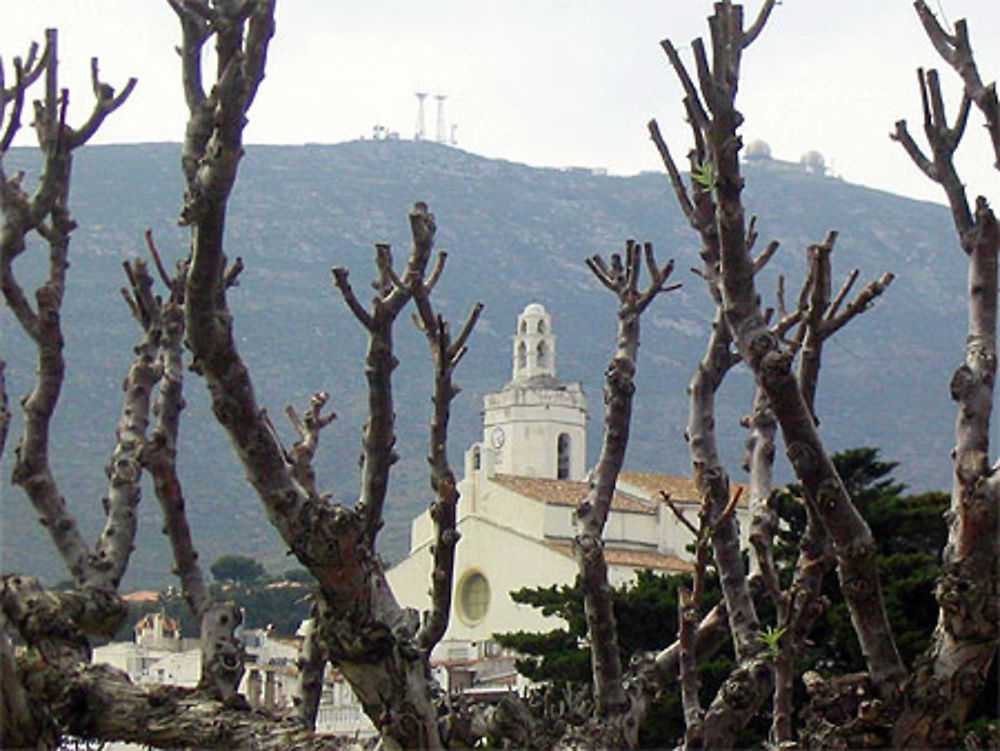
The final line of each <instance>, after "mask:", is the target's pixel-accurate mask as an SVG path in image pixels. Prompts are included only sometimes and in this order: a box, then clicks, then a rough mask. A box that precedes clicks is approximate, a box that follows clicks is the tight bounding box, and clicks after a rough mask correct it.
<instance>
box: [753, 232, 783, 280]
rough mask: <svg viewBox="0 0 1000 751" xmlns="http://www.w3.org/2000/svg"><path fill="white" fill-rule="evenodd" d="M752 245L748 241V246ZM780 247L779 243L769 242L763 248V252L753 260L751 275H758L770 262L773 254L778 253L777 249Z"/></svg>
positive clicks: (775, 241)
mask: <svg viewBox="0 0 1000 751" xmlns="http://www.w3.org/2000/svg"><path fill="white" fill-rule="evenodd" d="M752 244H753V242H752V241H750V242H749V245H752ZM780 246H781V243H779V242H778V241H777V240H771V242H769V243H768V244H767V247H766V248H764V250H763V252H762V253H761V254H760V255H759V256H757V257H756V258H755V259H753V273H754V274H758V273H760V271H761V269H763V268H764V267H765V266H767V262H768V261H770V260H771V259H772V258H773V257H774V254H775V253H777V252H778V248H779V247H780Z"/></svg>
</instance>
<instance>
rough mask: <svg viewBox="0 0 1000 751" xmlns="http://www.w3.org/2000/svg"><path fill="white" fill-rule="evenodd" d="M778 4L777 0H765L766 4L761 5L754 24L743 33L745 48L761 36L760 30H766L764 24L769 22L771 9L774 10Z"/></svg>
mask: <svg viewBox="0 0 1000 751" xmlns="http://www.w3.org/2000/svg"><path fill="white" fill-rule="evenodd" d="M777 4H778V2H777V0H765V2H764V5H762V6H761V9H760V12H759V13H758V14H757V18H756V19H755V20H754V22H753V25H752V26H751V27H750V28H749V29H747V31H746V32H745V33H744V34H743V48H744V49H746V48H747V47H749V46H750V45H751V44H753V43H754V40H755V39H757V37H758V36H760V32H761V31H763V30H764V26H765V25H766V24H767V19H768V18H769V17H770V15H771V11H772V10H774V6H775V5H777Z"/></svg>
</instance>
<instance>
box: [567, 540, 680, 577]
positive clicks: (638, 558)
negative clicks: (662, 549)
mask: <svg viewBox="0 0 1000 751" xmlns="http://www.w3.org/2000/svg"><path fill="white" fill-rule="evenodd" d="M548 547H549V548H551V549H552V550H555V551H556V552H559V553H562V554H563V555H566V556H569V557H570V558H572V557H573V546H572V545H571V544H569V543H563V542H550V543H548ZM604 560H605V561H607V563H608V564H609V565H612V566H631V567H632V568H637V569H646V568H648V569H653V570H654V571H693V570H694V565H693V564H691V563H690V562H689V561H685V560H682V559H680V558H678V557H677V556H675V555H663V554H662V553H657V552H655V551H653V550H631V549H629V548H605V549H604Z"/></svg>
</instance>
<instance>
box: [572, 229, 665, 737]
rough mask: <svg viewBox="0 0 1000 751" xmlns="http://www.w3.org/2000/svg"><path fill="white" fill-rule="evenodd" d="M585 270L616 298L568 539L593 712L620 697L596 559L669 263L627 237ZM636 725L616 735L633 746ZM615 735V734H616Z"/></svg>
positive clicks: (616, 707) (613, 633)
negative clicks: (642, 348) (642, 283)
mask: <svg viewBox="0 0 1000 751" xmlns="http://www.w3.org/2000/svg"><path fill="white" fill-rule="evenodd" d="M640 252H644V254H645V260H646V265H647V268H648V271H649V274H650V276H651V280H650V282H649V285H648V286H647V288H646V289H645V290H644V291H643V292H641V293H640V292H639V273H640V269H641V259H640ZM587 264H588V265H589V266H590V269H591V271H593V272H594V275H595V276H596V277H597V279H598V281H600V282H601V283H602V284H603V285H604V286H605V287H607V288H608V289H609V290H611V291H612V292H613V293H614V294H615V295H616V297H617V298H618V300H619V309H618V334H617V346H616V349H615V355H614V357H613V358H612V360H611V362H610V363H609V364H608V369H607V371H606V372H605V385H604V403H605V416H604V442H603V445H602V446H601V454H600V458H599V459H598V462H597V466H596V467H595V469H594V471H593V473H592V475H591V478H590V490H589V492H588V493H587V495H586V497H585V498H584V499H583V500H582V501H580V503H579V504H578V505H577V507H576V512H575V517H576V521H577V524H578V525H579V527H578V528H579V532H578V533H577V535H576V537H574V539H573V548H574V552H575V557H576V562H577V568H578V570H579V576H580V584H581V588H582V590H583V598H584V600H583V601H584V611H585V613H586V617H587V630H588V633H589V635H590V640H591V661H592V668H593V683H594V696H595V699H596V702H597V711H598V713H599V714H600V715H601V716H610V715H614V714H619V713H621V712H622V710H623V709H624V708H625V707H626V704H627V700H626V695H625V690H624V687H623V685H622V667H621V660H620V657H619V649H618V634H617V630H616V627H615V619H614V611H613V608H612V596H611V587H610V585H609V584H608V569H607V563H606V562H605V560H604V540H603V531H604V524H605V522H606V521H607V518H608V514H609V513H610V511H611V501H612V499H613V496H614V492H615V484H616V482H617V480H618V473H619V472H620V471H621V467H622V464H623V462H624V460H625V449H626V446H627V445H628V435H629V425H630V422H631V414H632V395H633V394H634V392H635V384H634V383H633V377H634V375H635V367H636V357H637V355H638V349H639V317H640V316H641V315H642V312H643V311H644V310H645V309H646V307H647V306H648V305H649V304H650V303H651V302H652V301H653V299H654V298H655V297H656V296H657V295H658V294H659V293H660V292H663V291H665V290H666V289H668V287H666V286H665V285H666V282H667V279H668V278H669V277H670V273H671V272H672V271H673V262H670V263H668V264H667V265H666V266H663V267H660V266H659V265H658V264H657V263H656V261H655V259H654V257H653V249H652V246H651V245H650V244H648V243H647V244H646V245H645V247H644V248H640V246H639V245H638V244H637V243H635V242H634V241H631V240H630V241H629V242H628V244H627V247H626V249H625V259H624V265H623V263H622V258H621V256H620V255H618V254H617V253H616V254H613V255H612V257H611V263H610V265H609V264H607V263H605V262H604V260H603V259H602V258H601V257H600V256H593V257H591V258H589V259H588V260H587ZM637 731H638V724H637V723H634V727H633V728H632V729H631V733H630V734H629V735H628V736H626V737H625V738H623V742H625V743H627V744H628V745H630V746H631V745H634V744H635V740H636V736H635V733H636V732H637ZM620 742H621V741H620Z"/></svg>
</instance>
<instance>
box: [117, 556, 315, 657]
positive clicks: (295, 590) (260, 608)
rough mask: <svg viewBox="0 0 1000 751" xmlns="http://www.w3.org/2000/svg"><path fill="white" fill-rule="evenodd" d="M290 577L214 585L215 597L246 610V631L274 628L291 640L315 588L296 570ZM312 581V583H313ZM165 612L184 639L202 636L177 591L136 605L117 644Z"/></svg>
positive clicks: (307, 609)
mask: <svg viewBox="0 0 1000 751" xmlns="http://www.w3.org/2000/svg"><path fill="white" fill-rule="evenodd" d="M289 573H290V574H291V575H292V578H289V577H288V576H282V577H276V578H273V579H272V578H268V577H263V578H259V579H257V580H255V581H254V582H253V583H250V584H244V583H232V584H213V585H212V587H211V591H212V594H213V595H214V596H215V597H217V598H218V599H220V600H232V601H234V602H235V603H236V604H237V605H239V607H240V608H242V610H243V626H244V628H265V627H267V626H274V628H275V631H276V632H277V633H278V634H280V635H282V636H291V635H293V634H294V633H295V631H296V630H297V629H298V627H299V624H300V623H302V621H303V620H304V619H306V618H308V617H309V604H310V593H311V591H312V586H311V585H310V584H309V583H308V582H304V581H299V579H301V578H302V577H301V575H300V574H298V573H296V572H295V571H294V570H293V571H292V572H289ZM310 581H311V579H310ZM160 610H162V611H163V612H165V613H166V614H167V615H169V616H171V617H172V618H175V619H176V620H177V621H178V622H179V623H180V624H181V632H182V633H183V634H184V636H192V637H194V636H198V634H199V632H200V630H201V624H200V623H198V621H197V619H196V618H195V617H194V616H193V615H192V613H191V608H190V607H188V604H187V602H185V600H184V598H183V596H181V594H180V593H179V592H177V591H176V590H174V589H173V588H171V589H170V590H168V591H167V592H165V593H163V594H161V595H160V599H159V600H158V601H157V602H146V603H141V604H138V605H133V606H132V607H131V608H130V609H129V617H128V620H127V621H126V623H125V625H123V626H122V628H121V629H119V631H118V633H117V634H115V637H114V638H115V640H116V641H123V640H130V639H132V635H133V632H134V628H135V624H136V623H137V622H138V621H139V619H140V618H142V616H144V615H145V614H146V613H152V612H156V611H160Z"/></svg>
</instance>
